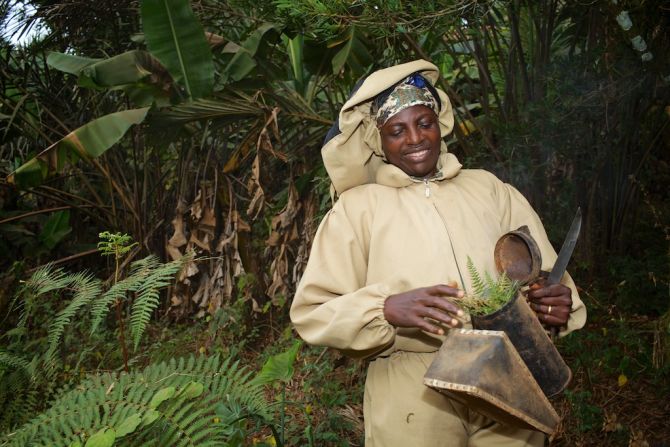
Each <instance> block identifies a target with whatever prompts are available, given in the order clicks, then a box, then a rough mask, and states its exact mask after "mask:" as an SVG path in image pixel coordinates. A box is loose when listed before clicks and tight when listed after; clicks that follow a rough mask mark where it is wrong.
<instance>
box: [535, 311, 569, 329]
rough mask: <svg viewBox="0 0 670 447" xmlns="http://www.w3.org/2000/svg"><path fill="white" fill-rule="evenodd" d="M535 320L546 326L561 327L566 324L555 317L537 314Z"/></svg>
mask: <svg viewBox="0 0 670 447" xmlns="http://www.w3.org/2000/svg"><path fill="white" fill-rule="evenodd" d="M537 318H538V320H540V322H542V323H544V324H546V325H547V326H563V325H565V323H566V321H563V320H562V319H561V318H559V317H557V316H556V315H549V314H543V313H539V314H537Z"/></svg>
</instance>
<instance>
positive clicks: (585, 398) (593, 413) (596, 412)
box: [565, 390, 603, 432]
mask: <svg viewBox="0 0 670 447" xmlns="http://www.w3.org/2000/svg"><path fill="white" fill-rule="evenodd" d="M565 396H566V398H567V399H568V402H570V405H571V406H572V411H573V412H574V416H575V418H576V420H577V421H578V424H579V427H578V430H579V431H581V432H587V431H591V430H597V429H599V428H600V427H602V421H603V416H602V414H603V412H602V409H601V408H599V407H598V406H597V405H594V403H593V398H592V395H591V392H589V391H577V392H573V391H571V390H566V391H565Z"/></svg>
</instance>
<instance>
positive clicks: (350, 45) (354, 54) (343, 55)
mask: <svg viewBox="0 0 670 447" xmlns="http://www.w3.org/2000/svg"><path fill="white" fill-rule="evenodd" d="M345 37H346V40H345V43H344V45H343V46H342V49H340V51H338V52H337V54H336V55H335V57H333V60H332V67H333V74H338V73H339V72H340V71H341V70H342V68H343V67H344V66H345V65H347V66H349V68H351V69H352V70H353V72H354V73H357V74H359V75H360V74H363V73H365V72H366V69H367V67H369V66H370V65H371V64H372V63H373V62H374V61H373V60H372V55H370V52H369V51H368V48H367V46H366V43H365V40H364V38H363V35H362V33H361V32H360V31H358V30H357V29H356V28H355V27H353V26H352V27H351V28H349V29H348V30H347V31H346V34H345Z"/></svg>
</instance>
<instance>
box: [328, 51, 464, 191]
mask: <svg viewBox="0 0 670 447" xmlns="http://www.w3.org/2000/svg"><path fill="white" fill-rule="evenodd" d="M415 72H419V73H421V75H423V77H425V78H426V79H427V80H428V81H429V82H430V83H431V84H433V85H435V83H436V82H437V80H438V79H439V76H440V72H439V70H438V69H437V67H436V66H435V65H433V64H431V63H430V62H427V61H424V60H417V61H413V62H408V63H406V64H400V65H395V66H393V67H389V68H385V69H383V70H378V71H376V72H374V73H372V74H371V75H370V76H368V77H367V78H366V79H365V81H363V83H362V84H361V85H360V86H359V88H358V89H357V90H356V91H355V93H354V94H353V95H352V96H351V97H350V98H349V100H347V102H346V103H345V104H344V105H343V106H342V109H341V110H340V115H339V119H338V121H339V131H340V133H339V134H337V135H336V136H334V137H333V138H331V139H330V140H328V141H327V142H326V144H325V145H324V146H323V148H322V149H321V156H322V157H323V162H324V165H325V167H326V171H327V172H328V176H329V177H330V180H331V182H332V184H333V187H334V189H335V192H336V193H337V194H338V195H340V194H342V193H343V192H344V191H346V190H348V189H351V188H353V187H356V186H359V185H364V184H367V183H379V184H383V185H385V186H393V187H403V186H407V185H409V184H411V183H412V182H413V181H415V180H413V179H412V177H410V176H409V175H407V174H406V173H404V172H403V171H402V170H401V169H400V168H398V167H396V166H394V165H392V164H390V163H387V162H386V161H385V160H384V153H383V151H382V146H381V136H380V135H379V130H378V129H377V125H376V122H375V117H374V116H372V115H371V102H372V99H373V98H374V97H375V96H377V95H378V94H379V93H381V92H383V91H384V90H386V89H387V88H389V87H391V86H393V85H395V84H396V83H398V82H400V81H402V80H403V79H404V78H406V77H407V76H409V75H411V74H412V73H415ZM436 90H437V93H438V95H439V97H440V102H441V109H440V114H439V116H438V119H439V123H440V133H441V136H442V138H444V137H445V136H447V135H448V134H449V133H451V131H452V129H453V127H454V114H453V110H452V107H451V102H450V101H449V97H448V96H447V95H446V93H444V92H443V91H442V90H440V89H436ZM437 169H438V174H437V176H436V179H447V178H452V177H454V176H456V175H458V172H459V171H460V169H461V164H460V163H459V162H458V160H457V159H456V157H455V156H454V155H453V154H450V153H448V151H447V145H446V143H444V141H442V143H441V153H440V158H439V160H438V163H437Z"/></svg>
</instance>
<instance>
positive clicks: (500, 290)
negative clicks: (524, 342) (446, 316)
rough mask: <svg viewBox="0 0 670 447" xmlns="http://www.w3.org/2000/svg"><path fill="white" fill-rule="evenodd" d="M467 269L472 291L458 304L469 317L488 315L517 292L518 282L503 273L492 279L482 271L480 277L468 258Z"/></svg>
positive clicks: (487, 273)
mask: <svg viewBox="0 0 670 447" xmlns="http://www.w3.org/2000/svg"><path fill="white" fill-rule="evenodd" d="M467 269H468V273H469V274H470V279H471V281H472V291H471V292H469V293H467V294H466V295H465V296H464V297H463V298H462V299H461V300H459V302H458V304H459V305H460V306H461V307H463V308H464V309H465V310H466V311H468V312H469V313H470V314H471V315H488V314H491V313H493V312H495V311H497V310H498V309H500V308H502V307H503V306H504V305H505V304H507V303H508V302H510V300H511V299H512V298H514V296H515V295H516V294H517V292H518V290H519V282H518V281H514V280H512V279H510V278H509V277H508V276H507V274H505V272H503V273H502V274H501V275H500V276H499V277H498V278H495V279H494V278H493V277H492V276H491V275H490V274H489V272H487V271H484V275H483V276H482V275H481V274H480V273H479V272H478V271H477V269H476V268H475V265H474V263H473V262H472V259H470V257H469V256H468V261H467Z"/></svg>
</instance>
